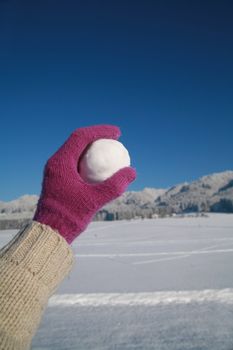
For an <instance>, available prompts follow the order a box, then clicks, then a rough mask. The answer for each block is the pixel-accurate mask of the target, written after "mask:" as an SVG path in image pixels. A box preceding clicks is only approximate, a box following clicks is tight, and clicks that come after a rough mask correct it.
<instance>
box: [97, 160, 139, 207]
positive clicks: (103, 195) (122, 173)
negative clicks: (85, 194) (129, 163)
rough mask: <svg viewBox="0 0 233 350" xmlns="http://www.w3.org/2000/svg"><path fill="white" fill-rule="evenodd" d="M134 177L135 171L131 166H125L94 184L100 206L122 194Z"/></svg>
mask: <svg viewBox="0 0 233 350" xmlns="http://www.w3.org/2000/svg"><path fill="white" fill-rule="evenodd" d="M135 178H136V171H135V169H133V168H132V167H125V168H122V169H120V170H118V171H117V172H116V173H115V174H114V175H112V176H111V177H110V178H108V179H107V180H105V181H104V182H102V183H100V184H98V185H95V190H96V191H97V192H98V194H99V196H98V197H99V198H100V203H99V205H100V206H103V205H105V204H106V203H108V202H110V201H112V200H113V199H116V198H117V197H119V196H120V195H122V194H123V193H124V192H125V190H126V188H127V187H128V185H129V184H130V183H131V182H132V181H134V180H135Z"/></svg>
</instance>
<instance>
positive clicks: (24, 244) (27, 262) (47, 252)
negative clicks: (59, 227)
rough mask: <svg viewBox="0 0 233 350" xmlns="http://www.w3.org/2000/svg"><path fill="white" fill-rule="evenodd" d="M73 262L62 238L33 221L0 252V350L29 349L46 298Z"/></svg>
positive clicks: (46, 301) (70, 251)
mask: <svg viewBox="0 0 233 350" xmlns="http://www.w3.org/2000/svg"><path fill="white" fill-rule="evenodd" d="M73 262H74V255H73V252H72V250H71V248H70V246H69V245H68V244H67V242H66V241H65V239H64V238H63V237H62V236H61V235H59V233H57V232H56V231H54V230H52V229H51V228H50V227H49V226H46V225H43V224H40V223H38V222H36V221H32V223H31V224H29V225H27V226H26V227H25V228H24V229H22V230H21V231H20V232H19V233H18V234H17V235H16V236H15V237H14V238H13V239H12V240H11V241H10V242H9V243H8V244H7V245H6V246H5V247H3V248H2V249H1V250H0V350H25V349H30V345H31V341H32V338H33V336H34V334H35V332H36V330H37V328H38V326H39V324H40V321H41V317H42V315H43V311H44V310H45V308H46V306H47V303H48V299H49V297H50V296H51V295H52V294H53V293H54V292H55V290H56V289H57V287H58V285H59V284H60V282H61V281H62V280H63V279H64V277H65V276H66V275H67V274H68V273H69V271H70V270H71V268H72V265H73Z"/></svg>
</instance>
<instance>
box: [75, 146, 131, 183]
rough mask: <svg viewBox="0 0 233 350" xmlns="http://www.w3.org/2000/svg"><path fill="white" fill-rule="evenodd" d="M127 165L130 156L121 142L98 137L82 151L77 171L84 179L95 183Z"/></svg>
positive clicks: (128, 164)
mask: <svg viewBox="0 0 233 350" xmlns="http://www.w3.org/2000/svg"><path fill="white" fill-rule="evenodd" d="M127 166H130V156H129V153H128V151H127V149H126V148H125V146H124V145H123V144H122V143H121V142H119V141H116V140H112V139H99V140H97V141H95V142H93V143H92V144H91V145H90V146H89V147H88V149H87V151H86V152H85V153H84V155H83V157H82V158H81V160H80V163H79V172H80V175H81V177H82V178H83V179H84V180H85V181H87V182H90V183H96V182H101V181H104V180H106V179H107V178H109V177H110V176H112V175H113V174H114V173H115V172H117V171H118V170H120V169H122V168H124V167H127Z"/></svg>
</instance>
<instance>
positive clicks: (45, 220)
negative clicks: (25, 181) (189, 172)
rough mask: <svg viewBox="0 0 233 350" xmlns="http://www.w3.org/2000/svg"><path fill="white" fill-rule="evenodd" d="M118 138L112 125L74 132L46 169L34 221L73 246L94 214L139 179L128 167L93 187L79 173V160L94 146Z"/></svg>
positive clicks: (117, 130)
mask: <svg viewBox="0 0 233 350" xmlns="http://www.w3.org/2000/svg"><path fill="white" fill-rule="evenodd" d="M119 136H120V130H119V128H118V127H116V126H111V125H97V126H91V127H86V128H79V129H77V130H75V131H74V132H73V133H72V134H71V135H70V137H69V138H68V139H67V141H66V142H65V143H64V144H63V145H62V146H61V147H60V148H59V149H58V151H57V152H55V153H54V155H53V156H52V157H51V158H49V160H48V161H47V163H46V165H45V168H44V177H43V183H42V191H41V195H40V198H39V201H38V205H37V209H36V212H35V215H34V218H33V220H35V221H38V222H40V223H42V224H45V225H48V226H50V227H51V228H52V229H54V230H57V231H58V232H59V234H60V235H62V236H63V237H64V238H65V240H66V241H67V242H68V243H69V244H70V243H72V241H73V240H74V239H75V238H76V237H77V236H78V235H79V234H80V233H81V232H83V231H84V230H85V228H86V227H87V225H88V224H89V222H90V221H91V219H92V218H93V216H94V215H95V213H96V212H97V211H98V210H99V209H100V208H101V207H103V206H104V205H105V204H106V203H108V202H110V201H112V200H113V199H115V198H117V197H119V196H120V195H121V194H122V193H123V192H124V191H125V190H126V188H127V186H128V185H129V184H130V183H131V182H132V181H133V180H134V179H135V177H136V172H135V170H134V169H133V168H131V167H125V168H123V169H121V170H119V171H117V172H116V173H115V174H114V175H113V176H111V177H110V178H108V179H107V180H105V181H103V182H101V183H98V184H90V183H87V182H85V181H84V180H83V179H82V178H81V177H80V175H79V173H78V163H79V160H80V158H81V156H82V154H83V152H84V150H85V149H86V148H87V147H88V146H89V145H90V144H91V143H92V142H94V141H96V140H98V139H104V138H105V139H114V140H117V139H118V138H119Z"/></svg>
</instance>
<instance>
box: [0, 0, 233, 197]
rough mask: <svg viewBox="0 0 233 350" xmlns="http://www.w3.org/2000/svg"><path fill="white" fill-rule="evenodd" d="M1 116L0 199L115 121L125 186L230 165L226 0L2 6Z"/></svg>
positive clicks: (33, 189) (231, 5)
mask: <svg viewBox="0 0 233 350" xmlns="http://www.w3.org/2000/svg"><path fill="white" fill-rule="evenodd" d="M0 118H1V129H0V130H1V136H0V142H1V171H0V200H11V199H14V198H16V197H18V196H20V195H23V194H26V193H29V194H39V193H40V188H41V181H42V171H43V166H44V164H45V162H46V160H47V158H48V157H49V156H50V155H51V154H52V153H53V152H54V151H55V150H56V149H57V148H58V147H59V146H60V145H61V144H62V143H63V142H64V141H65V139H66V138H67V137H68V136H69V134H70V133H71V132H72V131H73V130H74V129H75V128H78V127H80V126H86V125H92V124H102V123H108V124H116V125H118V126H120V127H121V130H122V133H123V135H122V138H121V141H122V142H123V143H124V144H125V145H126V146H127V147H128V149H129V151H130V154H131V158H132V164H133V166H134V167H136V169H137V173H138V177H137V180H136V181H135V183H134V184H133V185H131V187H130V189H131V190H139V189H142V188H144V187H157V188H161V187H168V186H171V185H174V184H177V183H180V182H183V181H191V180H193V179H195V178H197V177H200V176H202V175H206V174H209V173H212V172H219V171H224V170H228V169H233V2H232V1H231V0H229V1H226V0H221V1H213V0H211V1H208V0H206V1H203V0H202V1H200V0H195V1H192V0H190V1H187V0H185V1H175V0H171V1H166V0H161V1H156V0H155V1H147V0H144V1H128V0H124V1H122V0H117V1H115V0H113V1H98V0H90V1H78V0H73V1H69V0H67V1H65V0H63V1H57V0H56V1H55V0H46V1H45V0H40V1H31V0H30V1H21V0H17V1H16V0H14V1H13V0H8V1H7V0H5V1H1V2H0Z"/></svg>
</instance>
